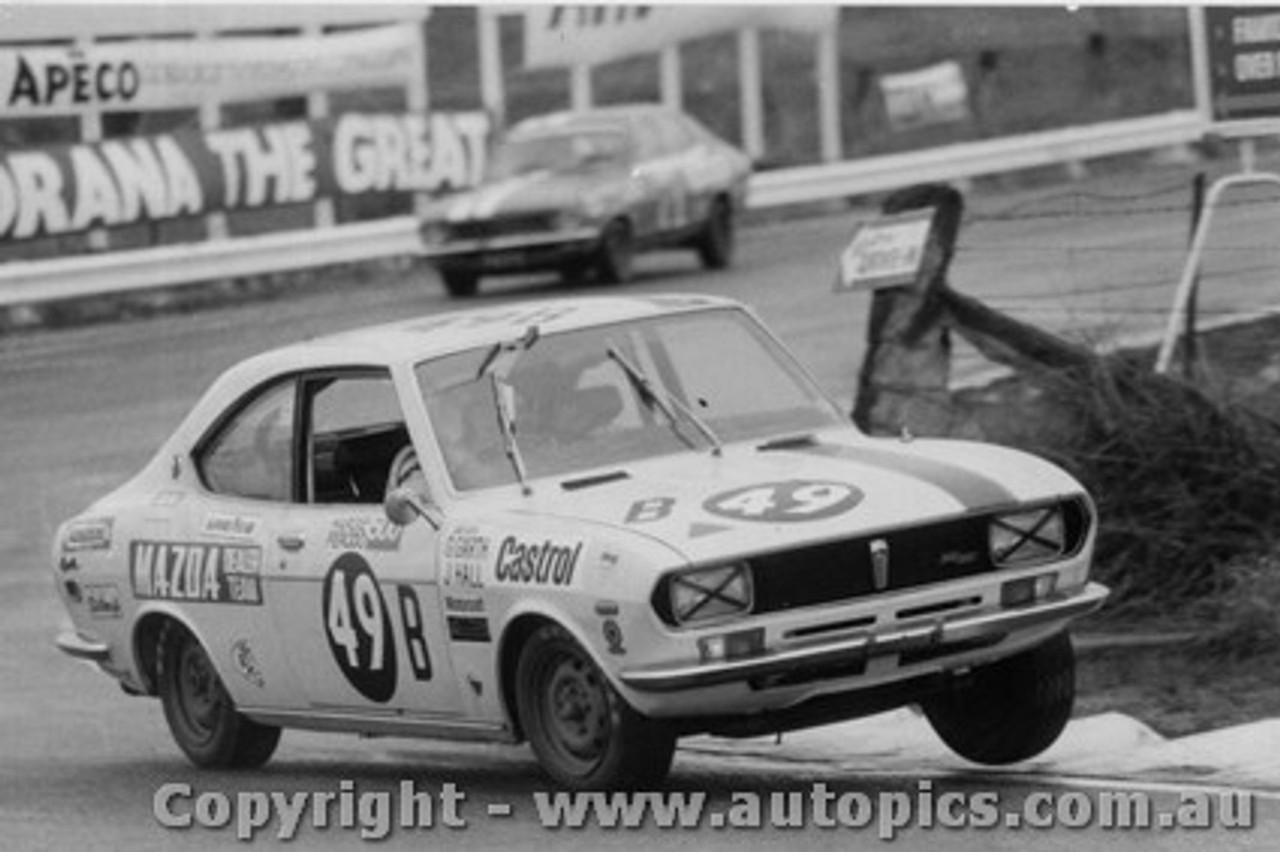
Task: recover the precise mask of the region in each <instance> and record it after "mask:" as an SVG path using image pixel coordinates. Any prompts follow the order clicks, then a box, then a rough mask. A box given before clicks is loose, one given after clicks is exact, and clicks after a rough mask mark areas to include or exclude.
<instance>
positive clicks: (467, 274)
mask: <svg viewBox="0 0 1280 852" xmlns="http://www.w3.org/2000/svg"><path fill="white" fill-rule="evenodd" d="M750 170H751V164H750V160H749V159H748V158H747V156H746V155H745V154H743V153H742V152H741V151H739V150H737V149H736V148H734V147H733V146H731V145H729V144H728V143H727V142H725V141H723V140H722V139H720V138H718V137H716V136H715V135H714V134H712V133H711V132H710V131H709V130H707V129H706V128H705V127H703V126H702V125H701V124H699V123H698V122H697V121H696V120H694V119H693V118H690V117H689V116H687V115H685V114H683V113H681V112H678V111H676V110H671V109H667V108H664V107H660V106H656V105H647V104H646V105H633V106H614V107H606V108H602V109H594V110H586V111H581V112H560V113H554V114H551V115H546V116H541V117H538V118H531V119H528V120H526V121H523V122H521V123H519V124H517V125H516V126H515V127H513V128H512V129H511V131H510V132H509V133H507V134H506V136H505V138H503V139H502V140H501V141H500V142H499V143H498V144H497V146H496V148H495V150H494V152H493V155H492V157H491V158H490V160H489V164H488V174H487V175H486V176H485V179H484V181H483V182H482V183H481V185H480V186H478V187H476V188H474V189H470V190H467V191H464V192H461V193H458V194H456V195H453V196H451V197H447V198H445V199H443V200H438V201H436V202H434V203H433V204H432V205H431V206H430V207H429V208H428V210H427V211H426V213H425V214H424V217H423V221H422V225H421V233H422V239H423V245H424V251H425V253H426V254H427V255H429V256H430V257H431V258H432V259H433V261H434V263H435V265H436V267H437V268H438V270H439V272H440V276H441V278H442V279H443V280H444V284H445V287H446V288H447V289H448V291H449V293H451V294H452V295H455V296H469V295H473V294H474V293H475V292H476V289H477V287H478V283H479V281H480V278H481V277H482V276H484V275H490V274H499V273H510V272H525V271H530V270H557V271H558V272H559V273H560V275H561V276H562V277H563V279H564V280H565V281H566V282H568V283H578V282H580V281H582V280H583V279H584V278H586V277H587V276H588V275H590V274H594V275H595V276H596V277H597V278H599V279H600V280H601V281H603V282H609V283H613V282H619V281H625V280H627V279H628V278H630V277H631V274H632V260H633V256H634V254H635V252H636V251H638V250H641V249H651V248H659V247H676V248H680V247H683V248H689V249H693V250H694V251H695V252H696V253H697V255H698V257H699V258H700V259H701V261H702V264H703V265H704V266H706V267H707V268H709V269H719V268H723V267H725V266H728V265H729V263H730V261H731V259H732V256H733V236H734V217H735V215H736V214H737V212H738V211H739V210H740V209H741V208H742V205H743V200H744V198H745V196H746V187H747V177H748V175H749V173H750Z"/></svg>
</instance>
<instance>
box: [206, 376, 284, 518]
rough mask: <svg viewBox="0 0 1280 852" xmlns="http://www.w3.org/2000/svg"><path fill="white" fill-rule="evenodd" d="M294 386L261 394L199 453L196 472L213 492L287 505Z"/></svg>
mask: <svg viewBox="0 0 1280 852" xmlns="http://www.w3.org/2000/svg"><path fill="white" fill-rule="evenodd" d="M295 396H296V394H295V384H294V382H292V381H289V382H285V383H283V384H280V385H276V386H274V387H272V388H269V389H268V390H266V391H265V392H263V393H261V394H260V395H259V396H258V397H257V398H256V399H255V400H253V401H252V402H251V403H249V405H247V406H245V408H243V409H242V410H241V411H240V412H239V413H238V414H237V415H236V416H235V417H234V418H232V419H231V420H230V421H229V422H228V423H226V424H225V425H224V426H223V427H222V429H221V430H220V431H219V432H218V434H217V435H215V436H214V438H213V440H211V441H209V442H208V443H207V444H206V445H205V446H204V448H203V449H202V450H201V453H200V456H199V458H197V460H196V466H197V469H198V470H199V471H200V475H201V477H202V478H203V479H204V483H205V485H207V486H208V487H209V489H210V490H212V491H214V492H215V493H217V494H225V495H228V496H232V497H247V498H249V499H253V500H276V501H287V500H289V499H290V498H291V497H292V492H293V487H292V486H293V460H294V457H295V455H294V452H293V411H294V398H295Z"/></svg>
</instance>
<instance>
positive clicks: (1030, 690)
mask: <svg viewBox="0 0 1280 852" xmlns="http://www.w3.org/2000/svg"><path fill="white" fill-rule="evenodd" d="M1075 659H1076V658H1075V651H1074V650H1073V649H1072V647H1071V637H1070V636H1069V635H1067V634H1066V633H1065V632H1064V633H1059V634H1058V635H1056V636H1054V637H1053V638H1052V639H1050V640H1048V641H1047V642H1045V643H1043V644H1041V645H1037V646H1035V647H1034V648H1031V649H1029V650H1026V651H1023V652H1021V653H1019V654H1015V655H1014V656H1012V657H1008V658H1007V659H1004V660H999V661H997V662H994V663H991V664H989V665H985V666H981V667H978V668H976V669H974V670H973V671H972V672H971V673H970V674H969V675H967V676H965V677H963V678H961V679H960V680H958V681H957V682H956V683H955V684H953V685H952V687H951V688H950V689H949V690H948V691H946V692H943V693H941V694H939V695H937V696H934V697H933V698H931V699H929V700H927V701H926V702H925V703H924V707H923V709H924V713H925V716H926V717H928V719H929V724H931V725H932V726H933V729H934V730H935V731H936V732H937V734H938V736H939V737H941V738H942V741H943V742H945V743H946V744H947V746H948V747H949V748H950V749H951V750H952V751H954V752H955V753H956V754H958V755H960V756H961V757H963V758H965V759H967V760H972V761H973V762H974V763H983V764H987V765H992V766H1001V765H1005V764H1009V763H1017V762H1018V761H1020V760H1027V759H1029V758H1032V757H1035V756H1036V755H1038V754H1040V753H1041V752H1043V751H1044V750H1045V749H1047V748H1048V747H1049V746H1051V745H1053V744H1054V742H1055V741H1056V740H1057V739H1058V736H1059V735H1060V734H1061V733H1062V730H1063V728H1065V727H1066V726H1067V722H1068V721H1070V719H1071V708H1072V705H1073V704H1074V703H1075V692H1076V690H1075V686H1076V679H1075V673H1076V666H1075Z"/></svg>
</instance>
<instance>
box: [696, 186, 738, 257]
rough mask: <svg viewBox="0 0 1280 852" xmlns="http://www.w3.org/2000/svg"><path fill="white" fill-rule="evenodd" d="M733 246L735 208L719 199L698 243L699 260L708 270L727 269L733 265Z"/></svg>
mask: <svg viewBox="0 0 1280 852" xmlns="http://www.w3.org/2000/svg"><path fill="white" fill-rule="evenodd" d="M733 246H734V232H733V208H732V207H731V206H729V202H728V201H726V200H724V199H723V198H717V199H716V200H715V202H714V203H713V204H712V205H711V213H710V214H709V215H708V216H707V222H706V224H705V225H703V228H702V234H701V235H700V236H699V237H698V242H697V243H696V247H697V250H698V259H699V260H700V261H702V266H703V267H704V268H706V269H727V268H728V267H729V265H730V264H731V263H733Z"/></svg>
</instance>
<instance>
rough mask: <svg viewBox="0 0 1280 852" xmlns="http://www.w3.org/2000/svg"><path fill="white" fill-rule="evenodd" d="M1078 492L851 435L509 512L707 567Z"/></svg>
mask: <svg viewBox="0 0 1280 852" xmlns="http://www.w3.org/2000/svg"><path fill="white" fill-rule="evenodd" d="M624 474H625V475H624ZM1081 493H1083V489H1082V488H1081V486H1080V485H1079V484H1078V483H1077V482H1076V481H1075V480H1074V479H1072V478H1071V477H1070V476H1068V475H1067V474H1066V473H1064V472H1063V471H1062V470H1060V469H1059V468H1057V467H1055V466H1053V465H1051V464H1049V463H1048V462H1045V461H1043V460H1041V459H1038V458H1036V457H1034V456H1029V455H1027V454H1025V453H1020V452H1017V451H1014V450H1009V449H1005V448H1002V447H997V446H992V445H988V444H975V443H969V442H961V441H935V440H915V441H909V442H908V441H900V440H896V439H893V440H881V439H869V438H862V437H859V438H858V439H857V440H856V441H850V442H836V441H827V440H824V441H822V442H816V443H813V444H809V445H804V446H797V447H793V448H791V449H786V450H770V451H760V450H757V449H755V448H754V447H745V446H737V447H727V448H726V449H725V451H724V454H723V455H722V456H719V457H717V456H713V455H712V454H711V453H710V452H706V453H697V454H682V455H678V456H671V457H666V458H663V459H658V460H650V461H645V462H642V463H638V464H630V465H627V466H625V467H624V468H619V469H618V470H617V471H615V472H610V471H599V472H597V475H593V476H589V477H584V478H583V479H578V480H573V479H570V480H567V481H565V482H561V483H553V482H551V481H543V482H537V483H535V484H534V493H533V495H532V496H531V497H529V498H527V502H524V503H522V504H521V505H520V507H519V508H518V509H516V510H515V511H517V512H518V513H519V514H526V515H527V514H530V513H532V514H536V515H540V516H543V517H546V518H548V519H550V518H556V519H560V520H568V521H576V522H582V521H588V522H593V523H596V524H600V525H605V526H609V527H612V528H615V529H619V530H626V531H628V532H630V533H634V534H637V535H641V536H647V537H651V538H654V539H657V540H659V541H661V542H663V543H664V544H666V545H667V546H669V547H671V548H673V549H675V550H676V551H678V552H679V553H681V554H682V555H683V556H684V557H685V558H686V559H688V560H689V561H691V562H703V561H707V560H712V559H718V558H724V557H726V556H733V555H735V554H746V553H751V552H754V551H759V550H773V549H779V548H785V547H788V546H794V545H799V544H803V543H811V542H814V541H821V540H831V539H836V538H841V537H847V536H856V535H865V534H870V533H872V532H876V531H880V530H887V529H892V528H900V527H903V526H910V525H917V524H923V523H929V522H931V521H936V520H942V519H946V518H955V517H958V516H961V515H967V514H972V513H975V512H981V511H986V510H993V509H999V508H1003V507H1010V506H1013V505H1016V504H1019V503H1026V502H1031V501H1039V500H1050V499H1053V498H1057V497H1062V496H1066V495H1076V494H1081Z"/></svg>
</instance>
